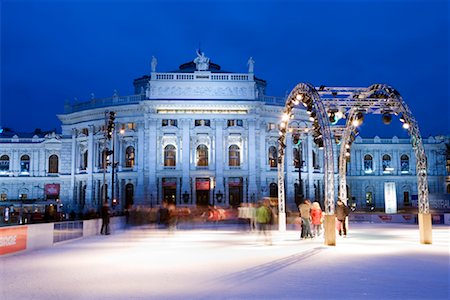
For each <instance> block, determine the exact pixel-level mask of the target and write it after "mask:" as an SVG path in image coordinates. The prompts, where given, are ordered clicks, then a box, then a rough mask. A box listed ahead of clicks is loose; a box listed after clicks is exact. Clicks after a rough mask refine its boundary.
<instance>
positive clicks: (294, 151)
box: [292, 148, 300, 168]
mask: <svg viewBox="0 0 450 300" xmlns="http://www.w3.org/2000/svg"><path fill="white" fill-rule="evenodd" d="M292 156H293V157H294V167H295V168H300V151H298V148H292Z"/></svg>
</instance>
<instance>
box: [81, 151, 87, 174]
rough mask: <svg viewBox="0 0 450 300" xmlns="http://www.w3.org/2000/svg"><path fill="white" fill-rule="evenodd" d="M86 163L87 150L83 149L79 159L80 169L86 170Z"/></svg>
mask: <svg viewBox="0 0 450 300" xmlns="http://www.w3.org/2000/svg"><path fill="white" fill-rule="evenodd" d="M87 163H88V151H87V150H86V151H84V152H83V153H82V154H81V160H80V170H86V168H87Z"/></svg>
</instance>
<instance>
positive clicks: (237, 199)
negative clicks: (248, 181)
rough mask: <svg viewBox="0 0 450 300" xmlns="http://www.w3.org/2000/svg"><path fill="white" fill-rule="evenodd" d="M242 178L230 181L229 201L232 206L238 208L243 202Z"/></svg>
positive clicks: (230, 179)
mask: <svg viewBox="0 0 450 300" xmlns="http://www.w3.org/2000/svg"><path fill="white" fill-rule="evenodd" d="M242 181H243V180H242V177H234V178H233V177H232V178H229V179H228V199H229V203H230V206H232V207H237V206H239V205H240V204H241V203H242V200H243V188H242Z"/></svg>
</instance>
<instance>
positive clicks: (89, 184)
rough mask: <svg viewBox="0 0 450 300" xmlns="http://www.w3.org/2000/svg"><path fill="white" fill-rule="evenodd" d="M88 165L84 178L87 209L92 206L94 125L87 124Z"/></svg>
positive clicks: (93, 195)
mask: <svg viewBox="0 0 450 300" xmlns="http://www.w3.org/2000/svg"><path fill="white" fill-rule="evenodd" d="M87 147H88V165H87V170H86V171H87V179H86V207H87V208H88V209H89V208H91V207H93V203H94V197H95V194H94V179H93V174H92V170H94V158H95V153H94V126H93V125H89V134H88V145H87Z"/></svg>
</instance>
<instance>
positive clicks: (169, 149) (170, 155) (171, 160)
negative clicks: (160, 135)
mask: <svg viewBox="0 0 450 300" xmlns="http://www.w3.org/2000/svg"><path fill="white" fill-rule="evenodd" d="M176 156H177V150H176V148H175V146H174V145H167V146H166V147H165V148H164V167H175V166H176Z"/></svg>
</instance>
